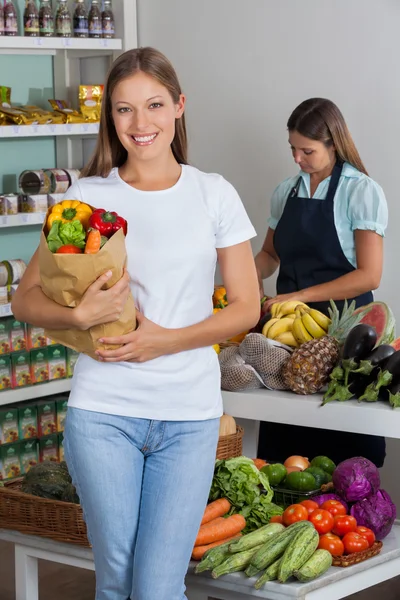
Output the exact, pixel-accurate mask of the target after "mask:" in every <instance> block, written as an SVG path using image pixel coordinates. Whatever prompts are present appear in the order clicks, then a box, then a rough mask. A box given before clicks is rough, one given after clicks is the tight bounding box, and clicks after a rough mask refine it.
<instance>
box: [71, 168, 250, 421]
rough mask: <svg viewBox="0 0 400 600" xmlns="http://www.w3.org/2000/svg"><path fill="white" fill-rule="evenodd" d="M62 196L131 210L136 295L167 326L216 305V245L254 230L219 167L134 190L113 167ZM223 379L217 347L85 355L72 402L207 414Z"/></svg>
mask: <svg viewBox="0 0 400 600" xmlns="http://www.w3.org/2000/svg"><path fill="white" fill-rule="evenodd" d="M65 198H68V199H77V200H81V201H83V202H87V203H88V204H91V205H92V206H96V207H99V208H104V209H106V210H113V211H116V212H117V213H118V214H120V215H121V216H122V217H124V218H125V219H127V221H128V235H127V238H126V248H127V255H128V265H127V268H128V272H129V275H130V277H131V289H132V294H133V297H134V299H135V304H136V306H137V307H138V308H139V310H140V311H141V312H142V313H143V314H144V315H145V317H147V318H148V319H150V320H151V321H154V322H155V323H157V324H159V325H161V326H162V327H167V328H181V327H187V326H189V325H194V324H195V323H199V322H200V321H203V320H204V319H206V318H207V317H209V316H210V315H211V314H212V309H213V306H212V293H213V289H214V275H215V267H216V261H217V252H216V249H217V248H225V247H227V246H233V245H235V244H239V243H241V242H244V241H246V240H249V239H250V238H252V237H254V236H255V235H256V233H255V230H254V228H253V226H252V224H251V222H250V220H249V218H248V216H247V214H246V211H245V209H244V207H243V204H242V202H241V200H240V198H239V196H238V194H237V192H236V190H235V189H234V188H233V187H232V185H231V184H230V183H228V182H227V181H226V180H225V179H224V178H223V177H222V176H221V175H216V174H207V173H202V172H201V171H199V170H198V169H196V168H194V167H191V166H186V165H183V166H182V174H181V176H180V178H179V180H178V181H177V183H176V184H175V185H174V186H173V187H171V188H169V189H167V190H161V191H155V192H145V191H141V190H137V189H135V188H133V187H132V186H130V185H128V184H127V183H125V182H124V181H123V180H122V179H121V177H120V176H119V174H118V169H116V168H114V169H113V170H112V171H111V173H110V175H109V176H108V177H107V178H102V177H88V178H84V179H80V180H79V181H77V182H76V183H74V184H73V185H72V187H71V188H70V189H69V190H68V191H67V193H66V194H65ZM220 387H221V386H220V369H219V363H218V357H217V354H216V352H215V351H214V349H213V348H212V347H206V348H197V349H195V350H189V351H185V352H180V353H177V354H172V355H168V356H161V357H159V358H156V359H154V360H151V361H147V362H144V363H133V362H132V363H131V362H119V363H104V362H98V361H96V360H93V359H92V358H90V357H89V356H87V355H83V354H81V355H80V356H79V359H78V361H77V364H76V366H75V372H74V377H73V380H72V390H71V395H70V399H69V405H70V406H73V407H75V408H81V409H86V410H92V411H97V412H103V413H109V414H115V415H123V416H129V417H137V418H144V419H155V420H162V421H185V420H187V421H194V420H204V419H212V418H217V417H219V416H220V415H221V414H222V398H221V390H220Z"/></svg>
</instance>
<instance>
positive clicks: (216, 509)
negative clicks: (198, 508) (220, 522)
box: [201, 498, 231, 525]
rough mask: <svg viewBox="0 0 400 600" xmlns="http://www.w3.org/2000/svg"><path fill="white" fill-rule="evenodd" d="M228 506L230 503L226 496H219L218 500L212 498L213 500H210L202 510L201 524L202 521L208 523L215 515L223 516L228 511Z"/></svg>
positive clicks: (202, 523) (229, 506)
mask: <svg viewBox="0 0 400 600" xmlns="http://www.w3.org/2000/svg"><path fill="white" fill-rule="evenodd" d="M230 508H231V503H230V502H229V500H227V499H226V498H219V499H218V500H214V502H210V504H208V505H207V506H206V510H205V511H204V516H203V518H202V520H201V525H204V523H208V522H209V521H212V520H213V519H216V518H217V517H223V516H224V515H226V513H227V512H229V510H230Z"/></svg>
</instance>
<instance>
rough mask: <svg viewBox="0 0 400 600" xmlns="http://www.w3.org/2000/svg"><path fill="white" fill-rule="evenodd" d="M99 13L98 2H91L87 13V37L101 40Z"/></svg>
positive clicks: (94, 0) (96, 0)
mask: <svg viewBox="0 0 400 600" xmlns="http://www.w3.org/2000/svg"><path fill="white" fill-rule="evenodd" d="M101 34H102V28H101V12H100V7H99V0H92V5H91V7H90V11H89V37H90V38H101Z"/></svg>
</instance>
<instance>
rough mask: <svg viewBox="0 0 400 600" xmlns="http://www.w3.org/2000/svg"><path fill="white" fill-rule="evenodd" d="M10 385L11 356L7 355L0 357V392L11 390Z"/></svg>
mask: <svg viewBox="0 0 400 600" xmlns="http://www.w3.org/2000/svg"><path fill="white" fill-rule="evenodd" d="M11 383H12V370H11V356H9V355H8V354H4V355H0V392H1V391H2V390H9V389H11Z"/></svg>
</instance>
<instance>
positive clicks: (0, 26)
mask: <svg viewBox="0 0 400 600" xmlns="http://www.w3.org/2000/svg"><path fill="white" fill-rule="evenodd" d="M0 35H4V5H3V3H2V2H0Z"/></svg>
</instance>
